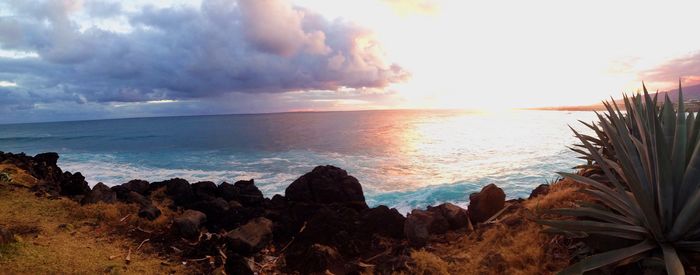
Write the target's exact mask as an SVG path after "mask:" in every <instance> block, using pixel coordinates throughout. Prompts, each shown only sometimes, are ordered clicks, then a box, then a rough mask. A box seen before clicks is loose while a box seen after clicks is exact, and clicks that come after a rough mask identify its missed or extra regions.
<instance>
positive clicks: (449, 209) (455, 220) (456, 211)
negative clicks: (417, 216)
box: [428, 203, 471, 230]
mask: <svg viewBox="0 0 700 275" xmlns="http://www.w3.org/2000/svg"><path fill="white" fill-rule="evenodd" d="M428 211H430V212H434V213H436V214H440V215H442V216H443V217H444V218H445V219H446V220H447V222H448V223H449V225H450V229H451V230H457V229H462V228H467V229H471V222H469V214H468V213H467V210H465V209H463V208H461V207H459V206H456V205H454V204H451V203H443V204H440V205H438V206H435V207H432V206H428Z"/></svg>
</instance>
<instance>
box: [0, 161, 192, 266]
mask: <svg viewBox="0 0 700 275" xmlns="http://www.w3.org/2000/svg"><path fill="white" fill-rule="evenodd" d="M0 171H3V173H6V174H8V175H9V176H10V178H11V179H12V182H11V183H8V182H2V181H0V209H2V211H0V227H2V228H5V229H7V230H9V231H10V232H11V233H13V235H14V238H15V239H16V240H15V242H11V243H8V244H0V267H2V268H0V274H64V273H70V274H168V273H172V272H184V270H183V267H182V265H181V264H180V263H174V262H172V261H170V260H169V259H168V258H167V257H166V256H167V255H159V254H160V251H159V250H158V249H156V248H155V247H152V246H150V245H149V242H146V243H144V244H143V245H141V247H139V245H140V244H141V243H140V239H132V238H128V237H127V236H126V235H127V234H126V233H127V232H129V231H128V229H130V228H133V227H135V226H139V227H140V228H147V229H151V228H155V227H158V226H159V225H158V223H161V222H162V221H160V220H156V221H154V222H148V221H143V219H139V218H138V217H133V215H131V216H129V213H134V212H135V211H136V206H135V205H129V204H123V203H119V204H103V203H98V204H93V205H85V206H81V205H80V204H79V203H77V202H75V201H72V200H69V199H65V198H57V199H49V198H46V197H37V196H36V195H35V194H34V193H33V192H30V191H29V190H28V189H27V188H26V186H30V185H31V183H32V182H36V179H34V178H33V177H32V176H30V175H28V174H26V172H25V171H23V170H21V169H19V168H17V167H14V166H13V165H11V164H0ZM167 214H168V212H166V213H164V215H167ZM125 217H126V218H125ZM163 219H166V220H167V219H168V218H163ZM137 248H140V249H137ZM130 251H131V252H130ZM127 255H129V258H130V261H125V258H126V257H127Z"/></svg>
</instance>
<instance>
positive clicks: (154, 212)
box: [139, 204, 161, 221]
mask: <svg viewBox="0 0 700 275" xmlns="http://www.w3.org/2000/svg"><path fill="white" fill-rule="evenodd" d="M160 214H161V212H160V209H158V207H155V206H153V205H152V204H149V205H144V206H141V208H140V209H139V217H141V218H145V219H148V220H149V221H152V220H155V219H157V218H158V217H160Z"/></svg>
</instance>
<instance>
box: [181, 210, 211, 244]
mask: <svg viewBox="0 0 700 275" xmlns="http://www.w3.org/2000/svg"><path fill="white" fill-rule="evenodd" d="M206 221H207V215H205V214H204V213H202V212H199V211H196V210H185V212H184V213H182V215H181V216H180V217H178V218H175V221H174V222H173V233H176V234H179V235H180V236H182V237H184V238H186V239H190V240H193V239H197V237H199V227H200V226H201V225H202V224H203V223H205V222H206Z"/></svg>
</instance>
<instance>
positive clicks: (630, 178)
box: [539, 85, 700, 274]
mask: <svg viewBox="0 0 700 275" xmlns="http://www.w3.org/2000/svg"><path fill="white" fill-rule="evenodd" d="M604 105H605V107H606V109H607V111H606V112H604V113H603V114H600V113H599V114H597V115H598V119H599V122H598V124H586V125H587V126H588V127H590V128H591V129H593V131H594V132H595V133H596V137H594V136H589V135H584V134H581V133H579V132H577V131H575V130H573V129H572V130H573V131H574V134H575V135H576V137H577V138H578V139H579V140H580V141H581V144H580V145H578V146H577V147H576V148H573V149H574V150H575V151H577V152H579V153H581V154H582V155H583V156H582V157H583V158H585V159H587V160H588V161H589V164H587V165H585V168H590V169H594V170H597V171H598V172H599V173H601V174H603V175H604V176H603V177H596V178H595V179H594V178H592V177H587V176H584V175H585V174H584V175H578V174H569V173H560V174H561V175H562V176H564V177H567V178H570V179H572V180H574V181H577V182H579V183H581V184H583V185H584V188H583V189H582V190H581V191H582V192H584V193H586V194H588V195H590V196H591V197H592V198H594V203H585V204H581V205H579V207H577V208H569V209H554V210H551V212H552V213H555V214H560V215H566V216H573V217H578V218H579V219H577V220H541V221H539V222H540V223H542V224H544V225H547V226H549V228H547V229H546V230H547V231H549V232H556V233H567V234H569V235H574V236H587V235H590V234H594V235H595V234H597V235H606V236H612V237H615V238H621V239H626V240H632V241H634V242H635V243H636V244H634V245H632V246H629V247H624V248H620V249H615V250H611V251H607V252H603V253H600V254H596V255H592V256H590V257H588V258H586V259H584V260H582V261H580V262H578V263H576V264H574V265H572V266H570V267H568V268H567V269H565V270H564V271H562V273H565V274H581V273H583V272H585V271H589V270H594V269H598V268H600V267H603V266H606V265H611V264H624V263H631V262H637V261H640V260H649V261H651V262H653V261H654V259H659V260H661V259H662V262H663V264H662V266H665V268H666V271H667V272H668V274H685V270H684V266H683V262H684V261H686V262H687V260H684V259H686V258H685V256H686V253H688V252H700V224H699V222H700V215H698V213H699V212H698V211H700V146H698V138H699V136H698V132H699V131H700V118H698V115H699V114H694V113H693V112H690V113H687V112H685V108H684V104H683V94H682V91H681V89H680V85H679V96H678V108H677V109H678V111H676V110H674V106H673V104H672V103H671V101H670V100H669V98H668V95H666V98H665V101H664V104H663V105H662V106H660V107H659V106H658V105H659V104H657V97H656V96H655V97H653V98H652V96H650V95H649V93H648V92H647V90H646V87H644V92H643V94H637V95H635V96H633V97H632V98H629V97H627V96H625V97H624V107H625V110H626V112H622V111H620V109H619V107H618V105H617V103H615V102H614V101H612V102H605V103H604ZM599 178H602V179H599ZM603 179H604V180H603Z"/></svg>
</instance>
